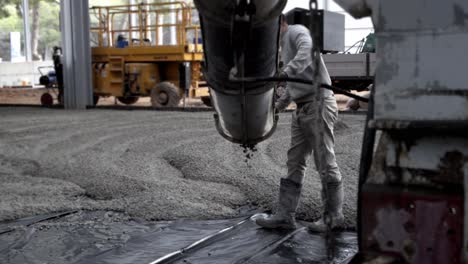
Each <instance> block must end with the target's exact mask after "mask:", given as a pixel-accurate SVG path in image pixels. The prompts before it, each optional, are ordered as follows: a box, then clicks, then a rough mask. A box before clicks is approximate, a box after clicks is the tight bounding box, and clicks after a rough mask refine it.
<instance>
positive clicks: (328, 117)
mask: <svg viewBox="0 0 468 264" xmlns="http://www.w3.org/2000/svg"><path fill="white" fill-rule="evenodd" d="M315 111H316V110H315ZM321 117H322V120H323V123H322V124H323V134H322V135H323V137H322V138H320V140H319V142H320V144H321V146H320V147H315V137H316V136H319V135H320V134H319V132H318V130H317V128H316V127H315V126H314V124H315V122H313V121H307V122H303V123H304V126H310V127H304V132H305V133H306V134H307V138H308V139H310V140H311V144H312V145H313V146H314V161H315V166H316V168H317V171H318V172H319V174H320V180H321V182H322V202H323V204H324V210H325V212H326V213H327V214H328V216H330V220H331V221H332V228H335V227H339V226H341V225H342V224H343V221H344V217H343V184H342V180H341V173H340V170H339V168H338V164H337V163H336V157H335V150H334V147H335V137H334V133H333V128H334V125H335V122H336V120H337V118H338V106H337V104H336V100H335V98H334V97H328V98H324V103H323V109H322V116H321ZM312 118H314V115H313V113H310V118H309V119H312ZM320 150H322V151H323V153H320ZM320 155H323V157H321V156H320ZM321 158H323V163H322V162H321V161H322V160H321ZM325 228H326V226H325V224H324V221H323V219H322V218H321V219H319V220H318V221H316V222H314V223H313V224H312V225H310V227H309V229H310V230H311V231H324V230H325Z"/></svg>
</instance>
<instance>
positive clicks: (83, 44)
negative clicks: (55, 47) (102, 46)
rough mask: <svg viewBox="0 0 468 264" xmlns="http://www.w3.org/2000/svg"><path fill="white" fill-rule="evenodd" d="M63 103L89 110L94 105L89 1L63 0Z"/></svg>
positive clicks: (69, 106) (67, 107)
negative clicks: (87, 107) (89, 106)
mask: <svg viewBox="0 0 468 264" xmlns="http://www.w3.org/2000/svg"><path fill="white" fill-rule="evenodd" d="M60 7H61V10H60V12H61V16H60V17H61V25H62V47H63V77H64V105H65V108H66V109H86V106H88V105H92V104H93V88H92V81H91V48H90V44H89V11H88V10H89V8H88V7H89V4H88V0H82V1H76V0H62V1H60Z"/></svg>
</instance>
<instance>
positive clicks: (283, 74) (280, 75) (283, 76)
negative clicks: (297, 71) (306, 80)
mask: <svg viewBox="0 0 468 264" xmlns="http://www.w3.org/2000/svg"><path fill="white" fill-rule="evenodd" d="M276 77H278V78H288V74H287V73H286V72H285V71H280V72H278V74H276Z"/></svg>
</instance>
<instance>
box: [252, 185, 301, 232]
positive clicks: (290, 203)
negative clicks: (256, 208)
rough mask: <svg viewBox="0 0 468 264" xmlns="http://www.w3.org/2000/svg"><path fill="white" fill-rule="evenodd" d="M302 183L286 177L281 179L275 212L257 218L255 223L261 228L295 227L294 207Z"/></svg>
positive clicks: (296, 203) (295, 206) (297, 202)
mask: <svg viewBox="0 0 468 264" xmlns="http://www.w3.org/2000/svg"><path fill="white" fill-rule="evenodd" d="M301 189H302V185H301V184H298V183H295V182H293V181H291V180H288V179H281V183H280V193H279V202H278V209H277V210H276V213H275V214H272V215H269V216H264V217H260V218H257V219H256V220H255V223H257V225H259V226H261V227H263V228H270V229H273V228H282V229H295V228H296V219H295V216H296V209H297V205H298V204H299V198H300V196H301Z"/></svg>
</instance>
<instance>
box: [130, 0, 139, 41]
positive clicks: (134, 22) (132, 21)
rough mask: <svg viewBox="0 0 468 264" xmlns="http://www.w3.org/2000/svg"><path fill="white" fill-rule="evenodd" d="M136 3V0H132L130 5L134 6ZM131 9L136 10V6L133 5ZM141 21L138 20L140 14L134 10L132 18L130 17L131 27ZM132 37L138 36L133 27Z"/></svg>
mask: <svg viewBox="0 0 468 264" xmlns="http://www.w3.org/2000/svg"><path fill="white" fill-rule="evenodd" d="M136 4H137V1H136V0H130V5H132V6H133V5H136ZM131 10H132V11H135V9H134V7H132V8H131ZM139 23H141V21H138V14H137V13H133V12H132V14H131V19H130V28H131V27H134V26H137V25H138V24H139ZM140 37H141V36H140ZM131 38H137V32H135V31H133V29H132V33H131Z"/></svg>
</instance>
